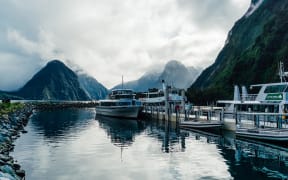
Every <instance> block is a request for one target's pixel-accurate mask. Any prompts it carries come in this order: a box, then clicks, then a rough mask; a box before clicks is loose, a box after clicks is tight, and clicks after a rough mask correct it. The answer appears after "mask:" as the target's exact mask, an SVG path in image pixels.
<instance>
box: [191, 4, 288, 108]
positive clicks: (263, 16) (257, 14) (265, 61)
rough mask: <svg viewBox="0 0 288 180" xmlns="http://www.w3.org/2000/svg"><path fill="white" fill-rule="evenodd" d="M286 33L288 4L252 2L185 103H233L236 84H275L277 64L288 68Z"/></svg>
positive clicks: (287, 36)
mask: <svg viewBox="0 0 288 180" xmlns="http://www.w3.org/2000/svg"><path fill="white" fill-rule="evenodd" d="M287 29H288V1H287V0H277V1H275V0H252V2H251V6H250V8H249V9H248V11H247V12H246V14H245V15H244V16H243V17H242V18H241V19H240V20H238V21H237V22H236V23H235V24H234V26H233V28H232V29H231V30H230V32H229V34H228V38H227V40H226V44H225V46H224V48H223V49H222V50H221V52H220V53H219V54H218V56H217V58H216V60H215V62H214V63H213V64H212V65H211V66H210V67H208V68H207V69H205V70H204V71H203V72H202V73H201V75H200V76H199V77H198V78H197V80H196V81H195V83H194V84H193V85H192V86H191V87H190V88H189V89H188V92H187V96H188V99H189V100H190V101H192V102H194V103H196V104H206V103H207V102H215V100H217V99H232V93H233V85H235V84H237V85H250V84H258V83H269V82H278V81H279V80H278V79H279V77H277V75H278V73H277V72H278V64H279V62H280V61H283V62H284V64H285V65H286V66H287V65H288V59H287V56H288V46H287V44H288V31H287Z"/></svg>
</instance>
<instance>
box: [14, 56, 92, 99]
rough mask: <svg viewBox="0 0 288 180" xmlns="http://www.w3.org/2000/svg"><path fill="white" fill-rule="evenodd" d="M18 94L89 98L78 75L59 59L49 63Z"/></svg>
mask: <svg viewBox="0 0 288 180" xmlns="http://www.w3.org/2000/svg"><path fill="white" fill-rule="evenodd" d="M16 95H18V96H20V97H23V98H25V99H35V100H39V99H41V100H88V99H89V97H88V96H87V94H86V93H85V92H84V90H83V89H82V88H81V87H80V83H79V82H78V77H77V75H76V74H75V73H74V72H73V71H72V70H71V69H69V68H68V67H67V66H66V65H65V64H64V63H62V62H61V61H59V60H53V61H50V62H49V63H47V65H46V66H45V67H44V68H42V69H41V70H40V71H39V72H38V73H36V74H35V75H34V76H33V77H32V79H31V80H29V81H28V82H27V83H26V84H25V85H24V86H23V87H22V88H21V89H20V90H19V91H18V92H16Z"/></svg>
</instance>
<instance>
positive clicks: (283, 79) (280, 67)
mask: <svg viewBox="0 0 288 180" xmlns="http://www.w3.org/2000/svg"><path fill="white" fill-rule="evenodd" d="M286 75H287V73H285V72H284V65H283V62H282V61H280V62H279V76H280V81H281V83H282V82H286V78H285V76H286Z"/></svg>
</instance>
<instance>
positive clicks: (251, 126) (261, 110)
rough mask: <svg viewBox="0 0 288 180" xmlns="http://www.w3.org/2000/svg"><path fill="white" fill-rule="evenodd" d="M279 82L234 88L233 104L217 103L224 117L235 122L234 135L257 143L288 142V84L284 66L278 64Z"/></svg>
mask: <svg viewBox="0 0 288 180" xmlns="http://www.w3.org/2000/svg"><path fill="white" fill-rule="evenodd" d="M279 67H280V68H279V69H280V71H279V76H280V80H281V81H280V82H279V83H267V84H257V85H251V86H250V89H249V90H250V92H252V93H251V94H249V93H248V91H247V89H246V87H244V86H242V88H241V89H242V94H240V90H239V88H238V86H235V87H234V99H233V100H231V101H230V100H228V101H226V100H224V101H223V100H220V101H217V104H218V105H219V104H222V105H224V112H225V113H226V114H229V113H230V114H233V115H234V118H235V119H236V124H237V126H236V135H237V136H241V137H247V138H254V139H259V140H269V141H271V140H274V141H287V140H288V82H286V79H285V78H286V76H287V74H288V73H285V72H284V69H283V63H280V66H279Z"/></svg>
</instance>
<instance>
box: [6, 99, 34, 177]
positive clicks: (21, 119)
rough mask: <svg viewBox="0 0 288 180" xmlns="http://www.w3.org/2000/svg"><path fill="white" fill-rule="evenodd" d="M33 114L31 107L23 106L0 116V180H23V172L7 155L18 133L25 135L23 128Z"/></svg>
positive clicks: (12, 147)
mask: <svg viewBox="0 0 288 180" xmlns="http://www.w3.org/2000/svg"><path fill="white" fill-rule="evenodd" d="M32 113H33V106H32V105H29V104H25V105H24V108H21V109H19V110H16V111H15V112H12V113H8V114H4V115H1V116H0V179H1V180H6V179H7V180H10V179H16V180H21V179H25V171H24V170H22V169H21V166H20V165H19V164H17V163H16V162H15V161H14V159H13V157H11V156H10V155H9V153H10V152H11V151H12V150H13V149H14V144H13V142H14V140H15V139H17V138H18V137H19V136H20V133H26V132H27V131H25V130H24V127H25V126H26V125H27V123H28V120H29V117H30V116H31V115H32Z"/></svg>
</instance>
